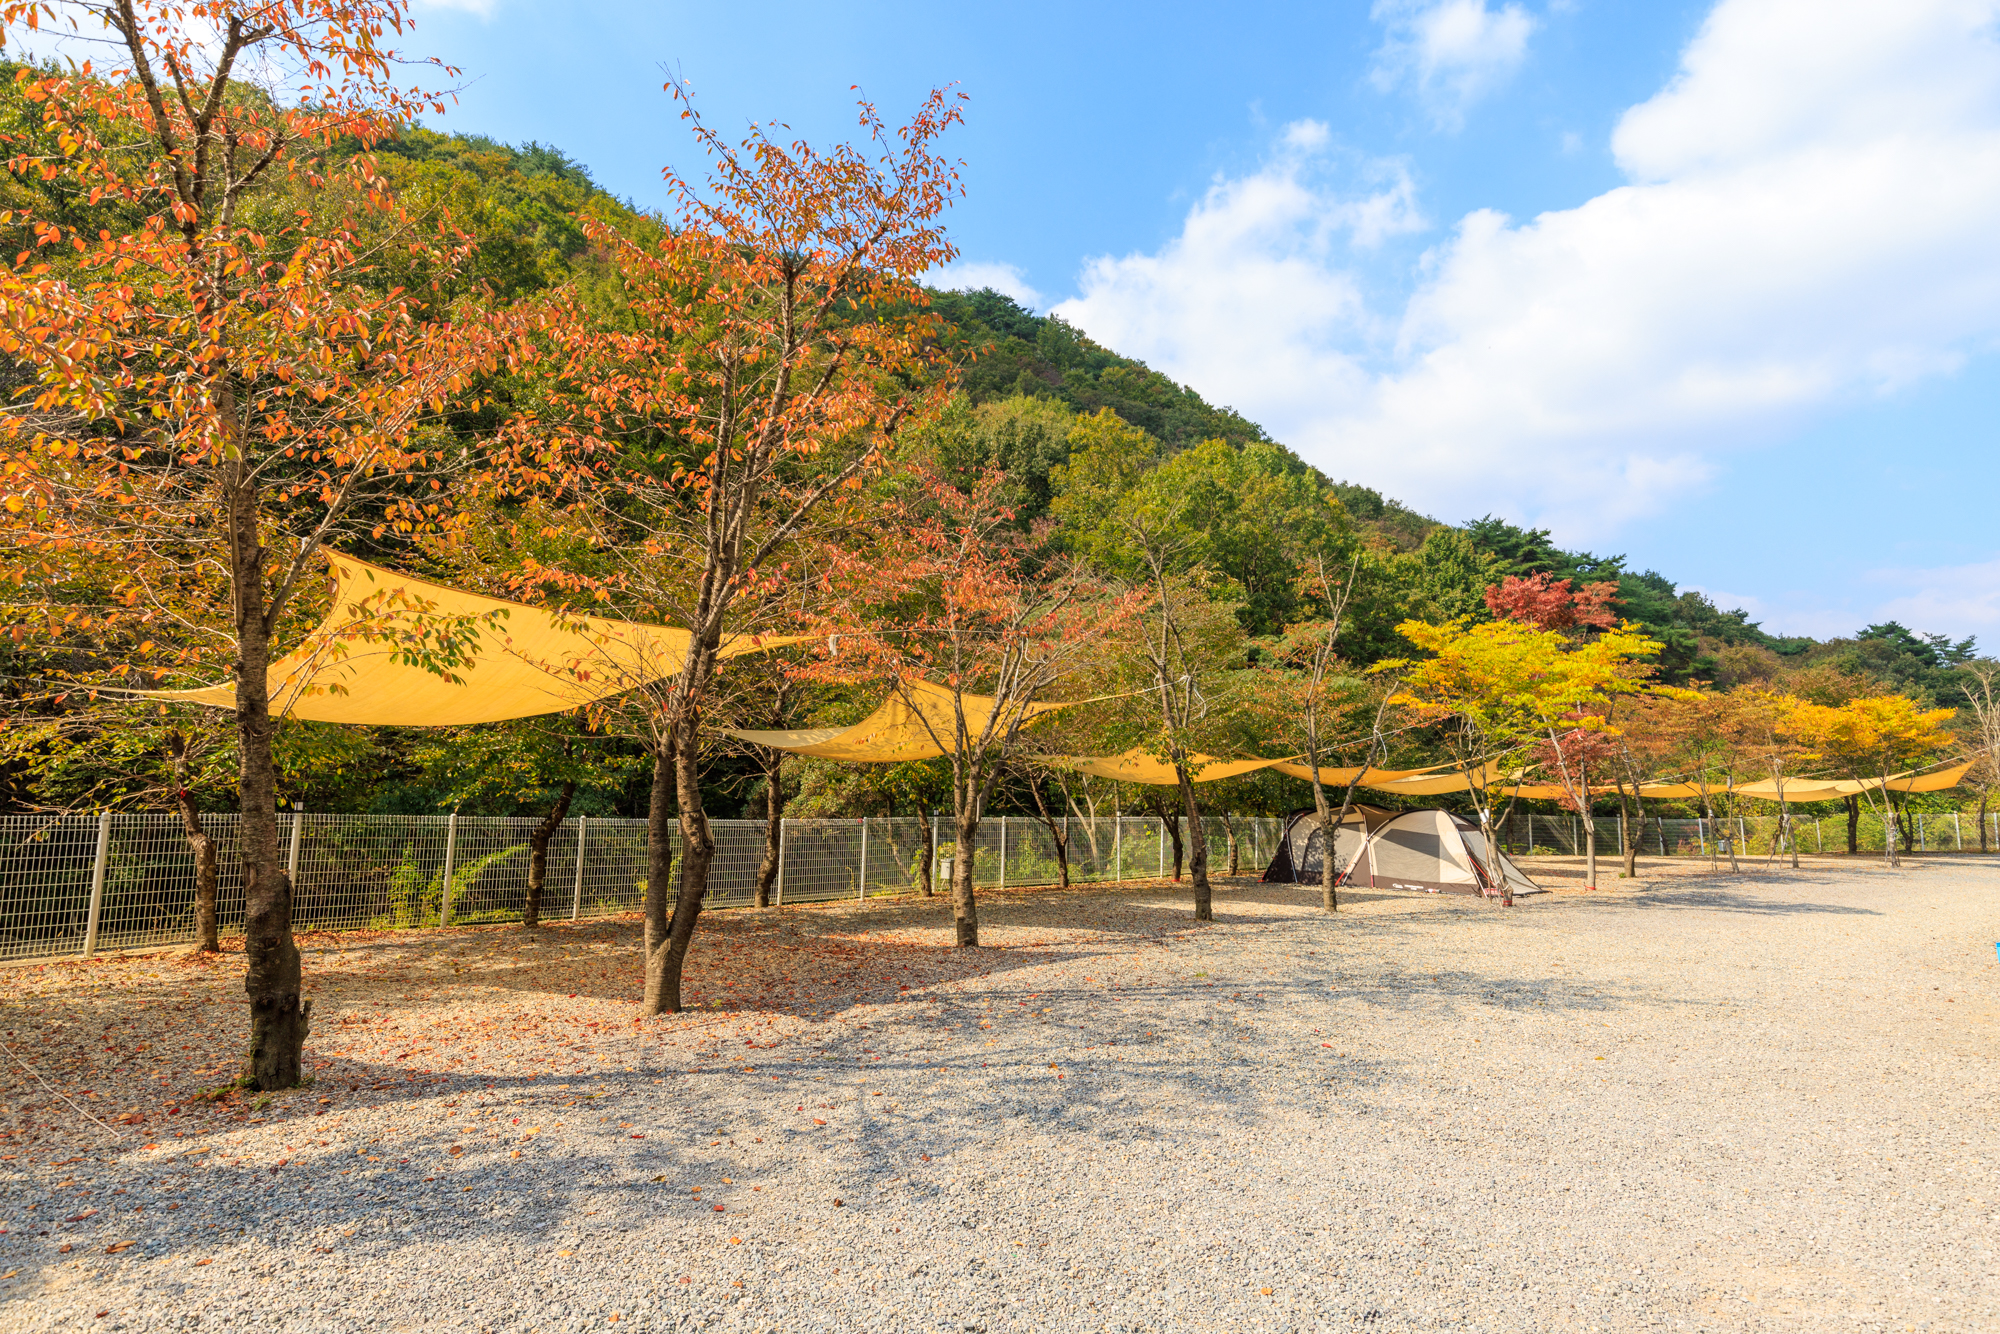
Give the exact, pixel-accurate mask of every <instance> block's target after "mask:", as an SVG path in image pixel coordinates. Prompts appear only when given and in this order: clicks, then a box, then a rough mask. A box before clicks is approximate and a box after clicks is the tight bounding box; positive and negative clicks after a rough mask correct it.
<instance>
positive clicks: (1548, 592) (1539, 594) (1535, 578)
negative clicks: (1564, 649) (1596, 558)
mask: <svg viewBox="0 0 2000 1334" xmlns="http://www.w3.org/2000/svg"><path fill="white" fill-rule="evenodd" d="M1617 596H1618V585H1617V584H1616V583H1615V582H1613V581H1610V580H1605V581H1603V582H1600V583H1594V584H1585V585H1583V586H1582V587H1581V588H1571V587H1570V581H1569V580H1567V579H1558V578H1556V577H1555V575H1553V574H1549V573H1542V574H1531V575H1529V576H1527V577H1526V578H1525V579H1524V578H1521V577H1520V576H1518V575H1512V574H1510V575H1508V576H1507V577H1506V578H1504V579H1502V580H1501V581H1500V582H1499V583H1497V584H1495V585H1493V586H1492V587H1491V588H1488V589H1487V590H1486V610H1487V611H1489V612H1491V613H1493V617H1494V619H1495V620H1502V621H1519V622H1520V623H1521V624H1523V625H1532V626H1534V627H1536V628H1537V629H1540V630H1585V629H1598V630H1609V629H1611V628H1612V627H1614V626H1616V625H1617V624H1618V618H1617V617H1616V616H1615V615H1613V614H1612V612H1611V602H1612V599H1613V598H1615V597H1617Z"/></svg>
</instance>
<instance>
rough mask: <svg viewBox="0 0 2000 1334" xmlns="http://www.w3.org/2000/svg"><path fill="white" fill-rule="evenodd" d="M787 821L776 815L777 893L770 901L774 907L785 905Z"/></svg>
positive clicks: (785, 818)
mask: <svg viewBox="0 0 2000 1334" xmlns="http://www.w3.org/2000/svg"><path fill="white" fill-rule="evenodd" d="M789 823H790V821H789V819H788V818H787V817H785V816H782V815H781V816H779V817H778V893H777V896H776V897H775V898H774V899H773V900H772V903H771V906H772V907H774V908H782V907H784V906H785V828H786V826H787V825H788V824H789Z"/></svg>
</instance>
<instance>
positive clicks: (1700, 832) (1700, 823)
mask: <svg viewBox="0 0 2000 1334" xmlns="http://www.w3.org/2000/svg"><path fill="white" fill-rule="evenodd" d="M1694 845H1695V847H1696V848H1697V849H1698V850H1699V852H1700V854H1701V855H1702V856H1704V857H1706V856H1707V855H1708V821H1707V820H1705V819H1703V818H1702V817H1701V816H1699V815H1697V816H1695V818H1694Z"/></svg>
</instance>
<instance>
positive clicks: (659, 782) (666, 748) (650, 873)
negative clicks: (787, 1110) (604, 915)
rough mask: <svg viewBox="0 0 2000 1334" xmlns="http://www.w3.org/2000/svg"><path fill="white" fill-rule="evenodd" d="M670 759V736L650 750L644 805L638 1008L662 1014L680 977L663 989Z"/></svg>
mask: <svg viewBox="0 0 2000 1334" xmlns="http://www.w3.org/2000/svg"><path fill="white" fill-rule="evenodd" d="M673 801H674V760H673V739H672V738H671V737H669V738H668V739H667V740H666V741H665V742H663V743H662V744H661V746H660V748H659V749H658V750H656V751H654V752H653V790H652V794H651V797H650V799H649V800H648V802H647V804H646V905H645V917H646V941H645V949H646V997H645V1001H644V1003H643V1006H642V1008H643V1009H644V1012H645V1013H647V1014H666V1013H668V1012H670V1011H678V1010H679V1009H680V1008H681V997H680V979H679V978H678V977H676V978H675V979H674V985H673V988H672V990H671V991H669V990H668V988H667V981H666V977H667V974H666V964H667V945H668V942H669V940H670V938H671V935H672V932H671V928H670V924H669V922H668V912H669V909H668V907H667V900H668V899H669V898H671V897H672V890H673V881H672V880H671V879H670V877H671V876H672V875H673V869H674V842H675V840H676V839H677V838H678V837H679V836H680V831H679V828H678V826H677V825H676V824H675V823H674V820H673Z"/></svg>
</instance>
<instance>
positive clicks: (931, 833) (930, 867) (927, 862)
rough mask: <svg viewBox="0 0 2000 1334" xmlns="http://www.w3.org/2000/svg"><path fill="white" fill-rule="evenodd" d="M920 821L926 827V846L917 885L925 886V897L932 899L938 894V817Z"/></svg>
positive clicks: (925, 818) (919, 818) (921, 817)
mask: <svg viewBox="0 0 2000 1334" xmlns="http://www.w3.org/2000/svg"><path fill="white" fill-rule="evenodd" d="M918 821H919V823H921V824H922V825H923V827H924V846H923V854H922V857H921V859H920V861H921V864H920V865H919V866H918V868H917V883H918V884H919V885H922V886H923V891H924V897H925V898H930V897H931V896H933V895H934V894H936V893H937V816H936V815H935V814H931V815H924V816H919V817H918Z"/></svg>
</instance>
